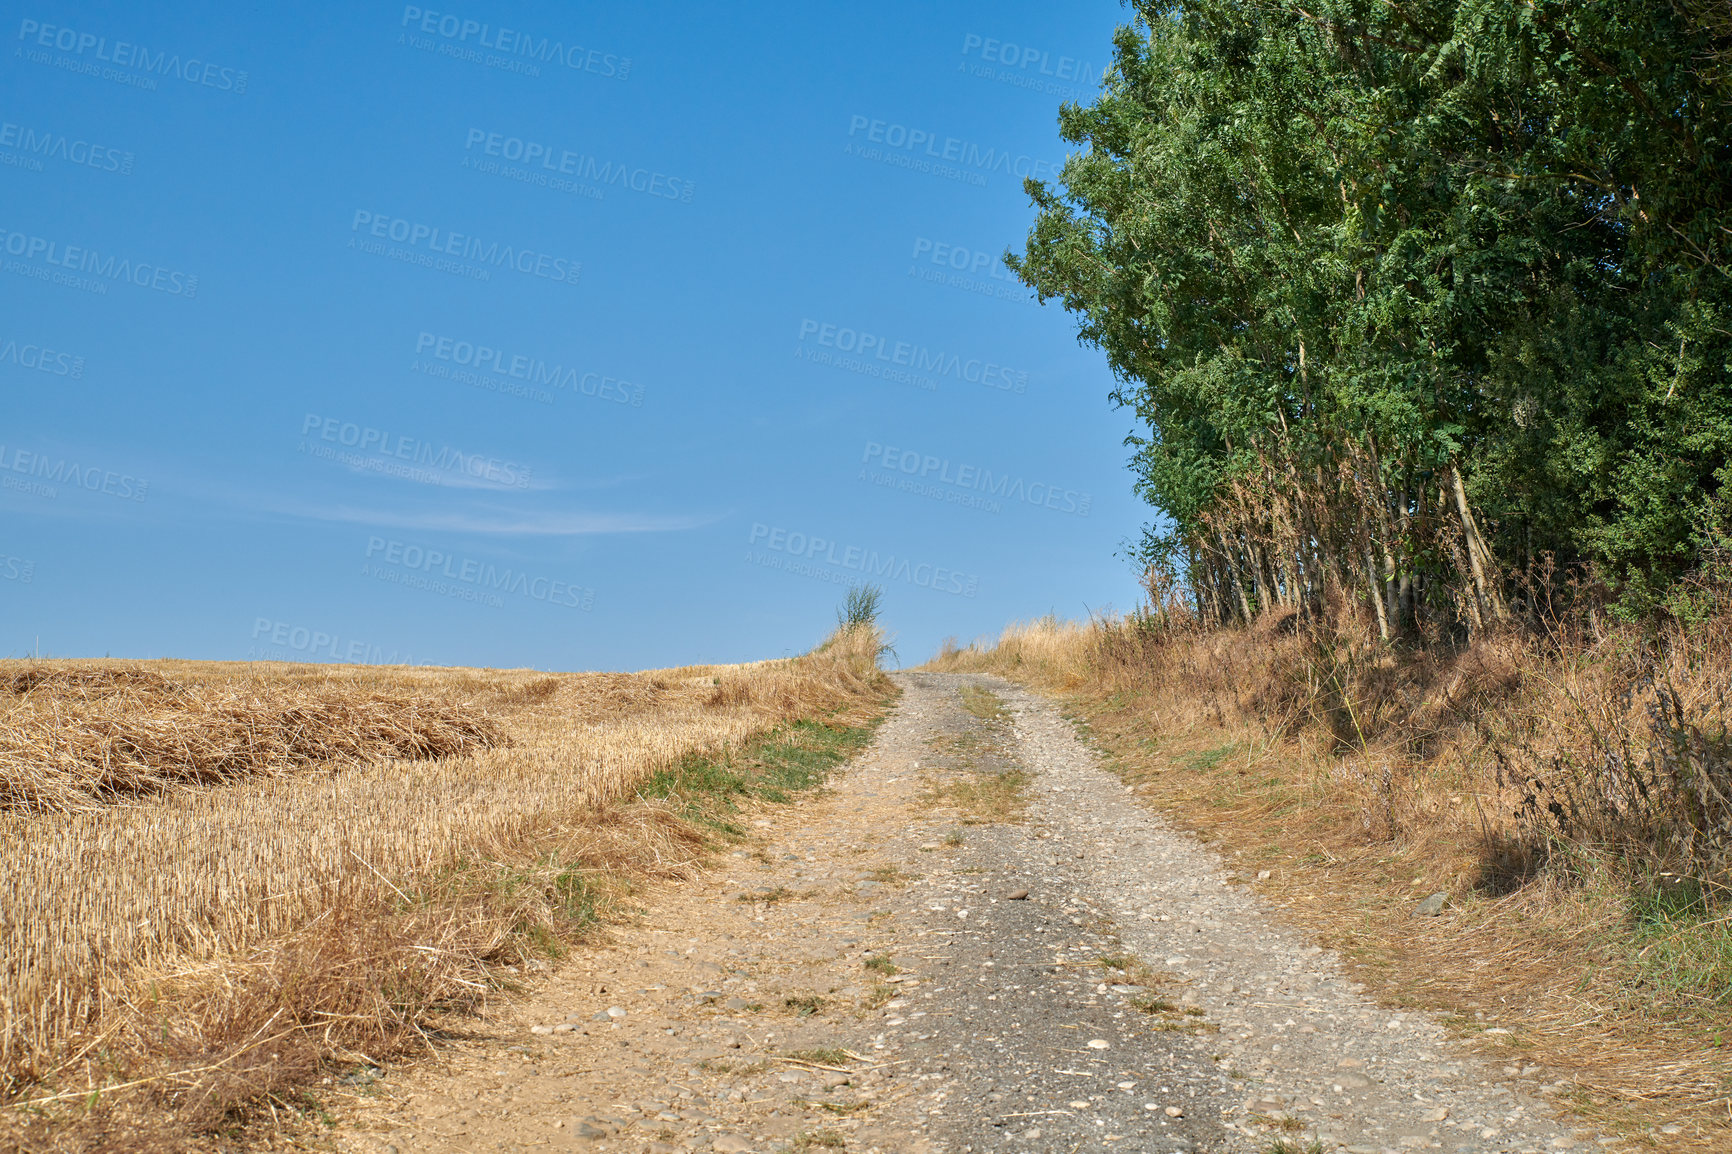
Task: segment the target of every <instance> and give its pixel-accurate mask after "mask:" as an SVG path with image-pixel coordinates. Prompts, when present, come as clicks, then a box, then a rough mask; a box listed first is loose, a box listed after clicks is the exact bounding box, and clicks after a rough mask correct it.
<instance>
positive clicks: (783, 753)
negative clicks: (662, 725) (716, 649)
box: [638, 721, 877, 837]
mask: <svg viewBox="0 0 1732 1154" xmlns="http://www.w3.org/2000/svg"><path fill="white" fill-rule="evenodd" d="M876 728H877V725H876V723H874V724H872V725H865V726H831V725H825V724H824V723H822V722H817V721H797V722H794V723H793V724H791V725H784V726H781V727H779V728H777V729H775V730H773V731H772V732H771V733H769V734H768V735H766V736H765V737H763V738H760V739H759V740H757V741H755V742H753V743H752V744H751V745H749V746H748V747H747V748H746V749H744V750H742V751H740V752H739V753H733V754H726V753H725V754H720V755H715V756H697V755H693V756H690V757H687V758H685V759H684V760H683V761H681V762H680V764H679V765H678V766H675V767H674V768H672V769H664V770H660V771H658V772H656V773H655V774H652V775H651V776H650V777H648V778H646V779H645V780H644V782H643V784H641V785H640V786H639V787H638V795H639V796H640V797H646V798H670V799H674V800H677V801H679V802H681V803H683V805H684V816H685V817H687V818H688V819H690V820H692V821H695V822H697V823H698V824H700V825H705V826H708V827H709V828H711V829H714V830H716V831H718V832H720V833H722V834H725V835H727V836H730V837H740V836H743V835H744V832H745V831H744V830H743V829H741V828H740V827H739V826H738V825H736V824H735V823H734V822H733V821H731V820H730V818H731V815H732V814H733V813H734V812H736V810H737V809H738V803H739V801H740V799H742V798H759V799H761V800H764V801H771V802H778V803H779V802H785V801H787V800H789V796H790V795H791V794H795V793H799V792H801V791H804V790H808V789H812V788H814V787H816V786H819V785H822V784H823V782H824V779H825V778H826V777H827V776H828V775H829V773H830V771H831V770H832V769H834V768H835V767H836V766H838V765H840V764H842V763H843V762H844V761H847V760H848V759H849V758H850V757H852V756H854V754H855V753H857V752H859V751H860V750H861V749H863V748H864V747H865V745H866V743H867V742H868V741H870V740H871V739H872V733H873V731H874V730H875V729H876Z"/></svg>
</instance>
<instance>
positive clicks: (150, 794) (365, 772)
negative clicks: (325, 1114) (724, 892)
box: [0, 629, 887, 1149]
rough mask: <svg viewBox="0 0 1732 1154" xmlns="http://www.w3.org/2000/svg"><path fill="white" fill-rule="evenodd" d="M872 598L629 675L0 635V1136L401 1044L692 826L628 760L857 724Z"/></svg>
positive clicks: (126, 1120)
mask: <svg viewBox="0 0 1732 1154" xmlns="http://www.w3.org/2000/svg"><path fill="white" fill-rule="evenodd" d="M878 654H879V640H878V638H877V635H876V634H875V633H874V632H872V631H871V630H870V629H854V630H850V631H844V632H841V633H839V634H837V635H836V636H835V637H833V638H832V639H831V640H830V641H829V642H827V643H826V644H825V645H824V646H822V647H820V649H819V650H817V651H815V652H814V653H812V654H809V655H806V656H803V657H797V658H792V659H786V660H779V661H767V662H760V663H755V664H750V665H739V666H713V667H712V666H694V667H688V668H681V669H671V670H663V671H656V672H646V673H637V674H557V675H550V674H542V673H536V672H533V671H493V670H474V669H425V668H419V669H417V668H379V667H344V666H314V665H279V664H262V665H239V664H214V663H192V662H173V661H163V662H150V663H148V664H137V663H120V662H109V661H101V662H59V661H31V662H7V663H4V664H3V665H0V828H3V837H4V849H3V850H0V854H3V855H4V863H5V873H6V877H7V881H8V886H7V890H8V896H7V901H6V903H5V904H4V905H3V906H0V1018H3V1022H4V1024H3V1026H0V1096H3V1098H4V1102H5V1104H6V1105H8V1106H9V1107H11V1108H10V1109H9V1110H7V1113H6V1121H5V1122H4V1123H0V1141H3V1142H8V1143H17V1144H20V1145H23V1146H25V1147H35V1148H56V1149H76V1148H105V1149H106V1148H116V1147H120V1148H125V1147H138V1148H146V1147H155V1146H160V1145H163V1144H165V1143H166V1144H170V1145H173V1144H177V1143H179V1142H181V1141H184V1140H190V1139H189V1138H188V1136H189V1135H196V1134H200V1133H209V1132H210V1131H211V1129H212V1127H214V1126H218V1125H230V1124H235V1123H236V1121H237V1119H242V1118H243V1117H251V1116H252V1115H251V1114H247V1113H245V1112H244V1111H243V1112H242V1113H237V1110H240V1109H241V1108H242V1107H246V1106H249V1105H250V1107H251V1108H252V1110H253V1111H254V1112H255V1113H256V1112H257V1111H261V1110H262V1111H265V1112H267V1113H268V1112H272V1111H274V1110H275V1106H276V1103H279V1102H281V1101H283V1100H284V1096H285V1095H289V1096H292V1095H293V1093H294V1088H295V1087H296V1086H297V1084H298V1083H299V1082H300V1081H302V1080H303V1079H305V1078H306V1077H308V1076H309V1075H310V1074H312V1073H314V1072H316V1071H317V1070H319V1069H320V1068H321V1064H322V1063H326V1062H328V1061H330V1060H332V1059H348V1060H351V1061H352V1060H354V1059H356V1058H357V1057H364V1058H367V1059H371V1060H377V1059H378V1058H379V1056H380V1055H381V1053H383V1052H388V1051H399V1052H400V1051H401V1050H402V1049H403V1048H404V1047H405V1046H409V1045H414V1046H419V1047H425V1046H426V1045H428V1038H429V1036H430V1035H431V1034H432V1033H433V1032H434V1031H435V1029H436V1028H440V1027H444V1028H449V1023H450V1021H451V1020H452V1015H453V1014H461V1013H462V1012H463V1011H465V1010H466V1009H469V1008H473V1007H475V1006H476V1005H478V1004H479V1003H481V1002H483V1001H485V1000H486V999H488V998H489V997H492V996H495V995H496V994H497V992H498V991H499V990H500V989H501V988H503V987H502V984H501V983H502V982H504V983H509V982H510V981H511V980H512V975H515V974H520V973H521V972H522V969H523V967H524V966H526V965H527V966H529V967H531V968H534V967H535V966H536V965H538V964H540V963H538V962H537V961H536V955H538V954H540V955H544V956H552V955H557V953H558V952H559V951H560V949H561V947H562V945H563V943H566V942H569V941H570V940H572V939H573V938H574V936H575V935H577V934H580V933H581V932H582V931H583V929H584V927H585V926H586V925H587V924H588V923H589V922H590V921H591V920H592V919H593V917H594V916H595V912H596V909H597V907H598V905H599V904H602V903H605V901H606V900H607V897H608V895H609V893H610V892H613V891H616V890H618V888H619V887H620V886H621V885H622V884H629V883H630V882H631V881H632V880H633V879H638V878H643V877H648V876H678V875H679V874H680V873H681V872H682V871H683V870H686V869H688V868H689V867H690V866H691V864H692V862H693V861H694V859H695V858H696V857H697V855H698V854H699V853H700V852H701V842H702V837H701V835H700V834H699V833H698V832H697V831H696V830H695V828H694V827H693V825H692V823H691V822H690V821H689V820H686V819H684V818H682V816H681V813H682V812H683V809H682V799H681V798H679V797H678V796H672V797H669V796H666V794H667V792H668V791H667V790H666V789H663V790H661V791H660V793H661V794H662V796H659V797H656V798H650V799H644V798H639V797H637V796H636V793H637V788H638V787H639V786H640V785H641V783H644V782H645V781H646V780H647V779H650V778H651V777H652V776H653V775H656V774H663V775H664V777H665V776H666V773H667V771H669V770H671V769H673V768H675V767H677V766H679V765H681V764H682V763H684V762H687V761H688V760H690V759H702V758H711V759H713V758H718V757H721V758H725V757H727V756H729V755H731V754H734V753H737V752H738V751H740V750H742V749H744V748H745V747H746V746H747V745H748V743H750V742H751V741H753V740H754V739H757V738H760V737H762V736H763V735H765V734H766V733H768V732H770V731H772V730H775V729H776V728H777V727H781V726H785V725H787V724H789V723H792V722H796V721H799V720H802V719H816V720H818V721H821V722H823V723H824V724H826V725H829V726H839V727H858V726H861V725H863V724H865V723H866V722H867V721H869V720H870V719H871V718H872V717H873V716H874V715H875V713H876V712H877V711H878V709H879V707H880V706H881V704H882V700H883V698H884V695H885V693H886V692H887V684H886V683H885V681H884V680H883V677H882V675H881V673H880V672H879V670H878V668H877V657H878Z"/></svg>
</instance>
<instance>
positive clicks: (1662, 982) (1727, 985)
mask: <svg viewBox="0 0 1732 1154" xmlns="http://www.w3.org/2000/svg"><path fill="white" fill-rule="evenodd" d="M1629 910H1630V930H1629V934H1630V936H1629V941H1628V943H1627V945H1626V949H1628V950H1629V951H1630V954H1631V960H1632V962H1633V963H1634V966H1635V969H1636V970H1637V972H1638V973H1639V974H1640V975H1641V977H1642V980H1643V983H1644V985H1647V986H1650V987H1652V988H1653V990H1654V991H1655V992H1657V993H1658V994H1660V996H1661V997H1662V998H1667V997H1668V996H1669V997H1670V998H1673V999H1677V1000H1678V1001H1681V1002H1697V1003H1701V1002H1709V1003H1714V1004H1718V1005H1726V1004H1728V1003H1732V909H1728V908H1726V904H1725V903H1723V902H1716V901H1714V900H1712V898H1711V897H1710V896H1709V895H1708V893H1707V892H1706V891H1705V890H1704V889H1703V888H1702V886H1701V885H1700V884H1699V883H1697V882H1694V881H1690V880H1687V879H1666V878H1661V879H1656V880H1655V881H1654V882H1650V883H1644V884H1642V885H1639V886H1637V887H1636V888H1635V890H1634V892H1633V893H1632V895H1631V898H1630V903H1629Z"/></svg>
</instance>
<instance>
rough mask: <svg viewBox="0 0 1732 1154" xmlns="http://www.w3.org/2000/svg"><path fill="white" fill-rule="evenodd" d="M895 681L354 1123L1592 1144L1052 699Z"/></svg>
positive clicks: (629, 1140) (959, 680)
mask: <svg viewBox="0 0 1732 1154" xmlns="http://www.w3.org/2000/svg"><path fill="white" fill-rule="evenodd" d="M899 680H900V682H901V685H902V687H903V689H904V691H905V692H904V695H903V697H902V699H901V701H900V702H899V703H898V705H897V707H896V711H895V713H894V715H893V716H892V717H891V718H890V719H889V720H888V721H887V722H886V723H885V724H884V726H883V728H882V729H881V730H880V732H879V735H878V737H877V739H876V740H875V742H874V743H873V745H872V746H871V748H870V749H868V750H867V751H866V752H865V753H863V754H862V755H861V756H860V757H859V758H857V759H856V760H855V761H854V762H853V763H852V764H851V765H849V766H847V767H845V768H844V769H843V770H842V771H840V772H839V773H837V774H836V775H835V777H834V778H833V779H832V782H831V788H830V789H828V790H826V791H824V792H823V793H821V794H819V795H816V796H813V797H810V798H808V799H805V800H803V801H801V802H799V803H797V804H795V805H791V806H783V807H775V808H769V809H765V810H764V811H762V812H761V813H760V814H758V815H756V816H754V817H752V818H751V819H750V820H751V821H752V822H753V823H754V824H753V829H754V837H753V839H752V841H751V842H750V843H748V845H746V846H745V847H743V848H740V849H738V850H735V851H732V853H731V855H724V856H722V857H721V858H719V859H718V861H717V862H716V863H714V864H713V866H712V868H711V869H709V870H708V871H707V872H706V873H705V874H704V875H703V876H702V877H699V878H697V879H694V880H693V881H691V882H688V883H685V884H681V885H678V886H669V887H665V888H661V889H658V890H657V891H656V892H654V893H652V894H650V895H648V896H647V898H646V899H645V906H644V908H643V911H642V913H641V916H640V917H638V918H637V919H636V920H635V921H633V922H632V923H630V924H628V925H624V926H620V927H617V928H616V929H615V930H614V932H613V934H612V938H611V941H610V942H609V943H608V944H606V945H603V946H602V947H600V948H597V949H591V950H585V951H582V952H581V953H579V954H574V955H573V956H572V957H571V958H569V959H567V960H566V961H564V962H562V963H559V964H558V965H557V966H554V967H553V968H552V969H551V970H550V971H549V972H548V974H547V975H546V980H545V982H544V983H543V984H542V985H541V986H540V988H539V989H538V990H537V992H536V993H535V994H533V995H532V996H530V997H529V998H527V999H525V1000H524V1001H521V1002H518V1003H514V1004H511V1005H509V1006H504V1007H502V1008H501V1009H500V1010H499V1011H498V1012H497V1013H496V1014H495V1015H494V1016H493V1017H492V1018H490V1019H489V1020H488V1021H487V1022H486V1023H485V1024H484V1029H485V1032H486V1034H487V1036H485V1037H478V1038H476V1039H474V1040H472V1041H470V1042H466V1043H463V1044H460V1045H458V1046H456V1047H454V1048H453V1049H451V1050H450V1051H448V1052H447V1054H446V1055H445V1057H444V1058H443V1059H442V1060H441V1061H440V1062H438V1063H436V1064H429V1065H427V1066H423V1067H418V1068H412V1069H404V1070H400V1071H382V1072H380V1073H379V1074H378V1075H377V1076H376V1077H374V1076H371V1075H369V1074H367V1073H365V1072H363V1073H361V1074H359V1075H357V1076H354V1077H352V1078H351V1079H350V1082H351V1083H352V1085H351V1086H346V1087H341V1088H337V1089H336V1092H337V1093H339V1094H343V1095H346V1098H345V1100H344V1102H343V1103H342V1105H341V1108H340V1109H339V1110H338V1111H337V1112H338V1115H339V1126H338V1129H337V1130H336V1132H335V1144H336V1145H337V1147H338V1148H339V1149H342V1150H346V1151H355V1152H363V1151H365V1152H369V1154H382V1152H388V1151H391V1150H395V1151H397V1152H398V1154H405V1152H407V1151H422V1150H429V1151H472V1150H519V1149H523V1150H528V1149H531V1148H541V1147H549V1146H551V1147H553V1148H555V1149H571V1150H585V1151H591V1150H593V1151H597V1152H600V1154H607V1152H613V1151H630V1152H632V1154H638V1152H642V1151H651V1152H655V1154H674V1152H679V1151H688V1150H690V1151H700V1152H701V1151H714V1152H716V1154H741V1152H746V1151H764V1152H770V1151H782V1150H802V1151H812V1152H813V1154H841V1152H842V1151H854V1152H859V1154H872V1152H873V1151H878V1152H881V1154H901V1152H909V1154H939V1152H946V1154H977V1152H978V1154H986V1152H1004V1154H1023V1152H1026V1154H1036V1152H1042V1154H1044V1152H1063V1154H1073V1152H1076V1151H1138V1152H1143V1151H1147V1152H1151V1154H1172V1152H1177V1151H1185V1152H1192V1151H1195V1152H1202V1151H1222V1152H1228V1151H1231V1152H1235V1154H1238V1152H1246V1154H1250V1152H1256V1154H1267V1152H1269V1151H1271V1150H1281V1149H1285V1150H1291V1151H1294V1152H1299V1151H1308V1150H1312V1149H1321V1150H1324V1151H1335V1150H1339V1149H1342V1148H1345V1149H1346V1150H1347V1151H1349V1152H1350V1154H1380V1152H1384V1151H1406V1150H1425V1149H1442V1150H1454V1151H1488V1152H1489V1151H1530V1152H1534V1154H1538V1152H1541V1151H1558V1150H1569V1149H1578V1150H1587V1149H1593V1148H1598V1147H1599V1145H1600V1144H1601V1143H1600V1142H1599V1141H1598V1140H1597V1139H1596V1138H1595V1137H1594V1136H1592V1135H1588V1134H1582V1133H1576V1132H1572V1130H1571V1128H1570V1127H1569V1126H1568V1125H1566V1124H1564V1123H1561V1122H1559V1121H1557V1120H1556V1118H1555V1116H1554V1115H1553V1114H1552V1113H1551V1112H1550V1111H1549V1110H1548V1108H1547V1106H1546V1104H1545V1102H1544V1100H1543V1097H1534V1096H1528V1095H1526V1094H1525V1093H1523V1092H1522V1091H1521V1090H1519V1089H1517V1088H1516V1086H1515V1085H1514V1084H1513V1083H1514V1079H1512V1078H1511V1077H1509V1076H1507V1075H1508V1073H1509V1072H1508V1071H1499V1070H1494V1069H1492V1068H1490V1067H1487V1066H1485V1065H1484V1064H1482V1063H1481V1062H1480V1061H1479V1060H1477V1059H1475V1058H1473V1057H1472V1056H1471V1055H1469V1054H1468V1053H1467V1052H1466V1050H1465V1049H1462V1048H1460V1047H1459V1046H1457V1045H1456V1044H1454V1043H1452V1042H1451V1041H1450V1040H1449V1039H1448V1037H1447V1036H1446V1033H1445V1031H1444V1030H1443V1029H1442V1028H1441V1027H1440V1026H1439V1025H1438V1024H1437V1023H1436V1022H1435V1021H1433V1020H1431V1019H1430V1018H1429V1017H1427V1016H1426V1015H1424V1014H1416V1013H1401V1012H1395V1011H1390V1010H1387V1009H1381V1008H1379V1007H1378V1006H1377V1005H1375V1004H1374V1003H1373V1002H1371V1001H1370V1000H1369V999H1368V998H1366V997H1365V996H1364V995H1363V994H1362V993H1361V992H1360V991H1359V989H1358V988H1357V987H1356V986H1355V985H1354V984H1353V983H1352V982H1350V981H1349V980H1348V979H1347V978H1346V977H1345V976H1344V975H1343V973H1342V971H1341V969H1340V966H1339V964H1338V963H1337V961H1336V959H1335V958H1334V957H1333V956H1332V955H1331V954H1329V953H1327V952H1324V951H1322V950H1320V949H1318V948H1317V947H1316V946H1314V945H1312V944H1310V943H1309V942H1308V941H1307V940H1305V938H1304V937H1303V936H1302V935H1300V934H1299V933H1297V932H1295V931H1292V930H1289V929H1286V928H1284V927H1283V926H1281V925H1280V924H1279V922H1278V921H1277V919H1276V917H1275V915H1274V911H1272V910H1271V909H1270V908H1269V907H1267V906H1266V905H1265V904H1264V903H1263V902H1262V901H1261V900H1260V899H1259V898H1258V897H1257V896H1256V894H1255V893H1253V892H1251V891H1250V890H1249V889H1248V888H1247V887H1245V886H1244V885H1241V884H1237V883H1236V881H1235V879H1233V878H1232V876H1231V874H1230V872H1229V871H1228V870H1227V869H1225V868H1224V867H1223V865H1222V863H1221V862H1220V861H1219V860H1218V859H1217V858H1216V857H1215V856H1214V855H1213V854H1212V853H1210V852H1209V851H1208V850H1206V849H1204V848H1203V847H1201V846H1199V845H1198V844H1197V843H1196V842H1195V841H1194V840H1193V839H1191V838H1189V837H1187V836H1185V835H1183V834H1180V833H1178V832H1176V831H1174V830H1172V829H1170V828H1169V827H1167V826H1166V825H1165V824H1164V823H1163V822H1162V821H1161V820H1160V819H1159V817H1158V816H1156V815H1155V814H1153V813H1152V812H1150V811H1149V810H1147V809H1146V808H1144V807H1142V806H1141V805H1140V804H1139V803H1138V802H1137V801H1136V800H1135V799H1134V798H1133V797H1132V796H1131V795H1130V793H1129V791H1128V790H1127V789H1126V787H1125V786H1124V785H1122V784H1121V783H1120V782H1119V781H1118V780H1117V779H1116V778H1115V777H1113V776H1112V775H1111V774H1110V773H1108V772H1107V771H1106V770H1104V769H1102V768H1101V766H1100V764H1099V760H1098V758H1097V757H1096V756H1095V755H1094V754H1093V753H1091V752H1090V751H1089V750H1088V749H1087V748H1086V747H1085V746H1084V745H1083V744H1082V743H1081V742H1079V741H1078V739H1077V737H1076V734H1075V730H1074V729H1073V727H1072V726H1071V725H1070V723H1068V722H1067V721H1065V720H1064V719H1063V718H1062V717H1061V716H1059V714H1058V712H1057V711H1056V710H1055V708H1054V707H1053V705H1052V704H1051V703H1050V702H1048V701H1047V700H1045V699H1044V698H1041V697H1039V696H1038V695H1035V694H1032V693H1030V692H1028V691H1026V690H1023V689H1021V688H1018V687H1015V686H1012V685H1010V684H1008V683H1005V682H1003V681H999V680H997V679H994V678H989V677H983V676H975V675H960V674H903V675H899ZM1516 1073H1518V1074H1519V1073H1520V1072H1519V1071H1517V1072H1516ZM1529 1073H1530V1074H1531V1073H1532V1072H1531V1071H1530V1072H1529ZM1523 1084H1524V1085H1530V1086H1531V1085H1533V1084H1535V1079H1533V1078H1532V1077H1529V1078H1528V1079H1527V1080H1526V1082H1525V1083H1523ZM350 1091H352V1093H350ZM1281 1144H1285V1145H1284V1146H1283V1145H1281Z"/></svg>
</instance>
